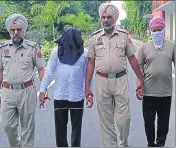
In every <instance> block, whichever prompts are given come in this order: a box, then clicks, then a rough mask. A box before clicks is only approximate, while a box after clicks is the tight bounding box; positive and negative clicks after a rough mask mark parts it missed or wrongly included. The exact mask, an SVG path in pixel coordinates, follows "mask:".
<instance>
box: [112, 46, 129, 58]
mask: <svg viewBox="0 0 176 148" xmlns="http://www.w3.org/2000/svg"><path fill="white" fill-rule="evenodd" d="M114 50H115V55H116V56H117V57H118V58H119V57H120V58H126V54H125V45H124V44H116V46H115V48H114Z"/></svg>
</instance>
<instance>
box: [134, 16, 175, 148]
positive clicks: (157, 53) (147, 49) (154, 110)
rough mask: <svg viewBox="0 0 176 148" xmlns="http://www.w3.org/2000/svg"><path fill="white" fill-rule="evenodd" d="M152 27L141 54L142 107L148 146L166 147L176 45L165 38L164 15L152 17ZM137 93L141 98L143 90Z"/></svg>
mask: <svg viewBox="0 0 176 148" xmlns="http://www.w3.org/2000/svg"><path fill="white" fill-rule="evenodd" d="M149 28H150V32H151V38H152V41H148V42H147V43H145V44H144V45H143V46H142V47H141V48H140V50H139V53H138V62H139V64H140V68H141V72H142V74H143V79H144V88H145V89H144V94H143V102H142V103H143V105H142V109H143V117H144V123H145V132H146V136H147V141H148V146H149V147H154V146H156V147H163V146H164V145H165V141H166V137H167V133H168V130H169V116H170V108H171V98H172V62H174V64H175V50H176V46H175V43H174V42H172V41H169V40H166V39H164V32H165V29H164V28H165V21H164V19H163V18H161V17H155V18H153V19H152V20H151V21H150V23H149ZM137 96H138V98H139V99H142V97H141V91H140V89H139V90H138V91H137ZM156 114H157V117H158V118H157V136H155V116H156ZM155 137H156V138H155ZM155 140H156V141H155ZM155 142H156V143H155Z"/></svg>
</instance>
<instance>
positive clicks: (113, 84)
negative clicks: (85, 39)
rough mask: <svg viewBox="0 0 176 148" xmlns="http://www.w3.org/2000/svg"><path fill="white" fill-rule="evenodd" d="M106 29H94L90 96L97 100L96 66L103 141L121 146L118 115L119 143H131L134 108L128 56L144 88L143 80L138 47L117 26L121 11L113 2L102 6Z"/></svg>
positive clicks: (88, 93)
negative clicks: (130, 107) (135, 53)
mask: <svg viewBox="0 0 176 148" xmlns="http://www.w3.org/2000/svg"><path fill="white" fill-rule="evenodd" d="M99 15H100V20H101V24H102V27H103V29H100V30H98V31H97V32H95V33H93V35H92V37H91V38H90V41H89V47H88V57H89V61H88V66H87V74H86V84H85V85H86V90H85V91H86V94H85V95H86V100H87V103H88V104H89V107H91V106H92V104H93V92H92V91H91V90H90V80H91V78H92V75H93V72H94V68H95V94H96V99H97V108H98V115H99V122H100V129H101V135H102V140H103V145H104V146H105V147H117V146H118V145H117V135H116V132H115V124H114V119H115V121H116V124H117V127H118V129H119V132H120V136H119V146H120V147H127V146H128V134H129V126H130V110H129V97H128V80H127V59H126V57H127V58H128V60H129V63H130V64H131V66H132V68H133V70H134V72H135V73H136V75H137V77H138V79H139V81H138V84H137V89H139V88H140V89H141V90H143V81H142V75H141V72H140V68H139V65H138V62H137V60H136V57H135V56H134V50H133V47H132V45H131V42H129V38H128V35H127V33H125V32H124V31H121V30H119V29H117V28H115V22H116V20H117V19H118V16H119V11H118V9H117V8H116V6H114V5H112V4H111V3H103V4H101V5H100V7H99Z"/></svg>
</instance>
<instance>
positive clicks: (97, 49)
mask: <svg viewBox="0 0 176 148" xmlns="http://www.w3.org/2000/svg"><path fill="white" fill-rule="evenodd" d="M95 54H96V57H103V56H104V55H105V47H104V45H103V44H102V45H96V47H95Z"/></svg>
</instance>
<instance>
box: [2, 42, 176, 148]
mask: <svg viewBox="0 0 176 148" xmlns="http://www.w3.org/2000/svg"><path fill="white" fill-rule="evenodd" d="M134 44H135V45H136V46H135V48H136V51H138V48H137V46H141V43H140V42H137V41H134ZM136 54H137V53H136ZM128 67H129V68H128V71H129V72H128V79H129V95H130V103H131V118H132V120H131V126H130V135H129V146H130V147H146V137H145V133H144V126H143V124H144V122H143V117H142V112H141V103H142V102H141V101H138V100H137V99H136V96H135V93H134V92H135V87H136V77H135V74H134V72H133V71H132V69H131V68H130V66H129V65H128ZM173 80H174V79H173ZM36 84H37V88H39V85H38V84H39V79H38V78H36ZM173 90H174V92H173V99H172V100H173V102H172V108H171V116H170V131H169V134H168V138H167V142H166V147H175V80H174V86H173ZM52 92H53V86H51V87H50V88H49V96H50V98H52ZM68 129H69V130H68V141H69V143H70V130H71V125H70V122H69V124H68ZM6 146H8V143H7V139H6V136H5V134H4V132H3V130H2V129H0V147H6ZM35 146H36V147H56V145H55V133H54V116H53V100H51V101H48V102H47V103H46V106H45V109H39V108H38V106H37V112H36V138H35ZM101 146H102V143H101V136H100V130H99V122H98V115H97V110H96V101H95V104H94V106H93V108H92V109H88V108H85V112H84V116H83V129H82V147H101Z"/></svg>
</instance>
